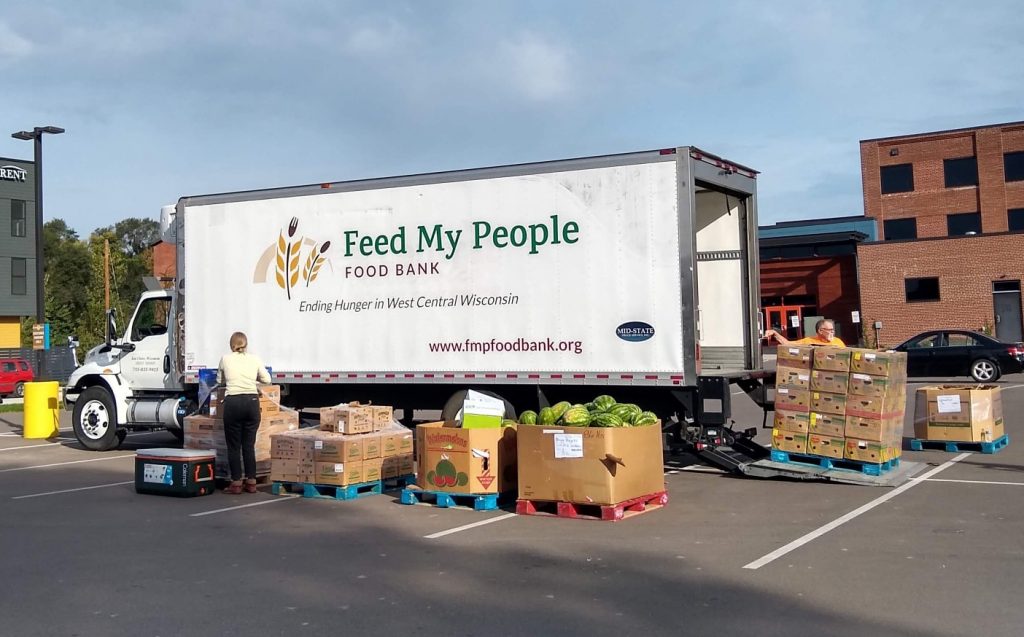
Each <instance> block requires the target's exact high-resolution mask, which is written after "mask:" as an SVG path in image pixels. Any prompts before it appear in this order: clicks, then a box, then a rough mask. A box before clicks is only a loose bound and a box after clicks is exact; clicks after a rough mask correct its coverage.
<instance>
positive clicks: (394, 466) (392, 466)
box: [380, 456, 398, 479]
mask: <svg viewBox="0 0 1024 637" xmlns="http://www.w3.org/2000/svg"><path fill="white" fill-rule="evenodd" d="M381 460H382V461H383V462H382V463H381V466H380V475H381V479H387V478H397V477H398V456H388V457H386V458H381Z"/></svg>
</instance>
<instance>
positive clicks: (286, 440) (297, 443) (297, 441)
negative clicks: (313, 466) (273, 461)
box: [270, 432, 314, 460]
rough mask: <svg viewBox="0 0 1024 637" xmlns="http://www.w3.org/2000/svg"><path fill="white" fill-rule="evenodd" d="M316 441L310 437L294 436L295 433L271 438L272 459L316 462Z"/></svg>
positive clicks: (286, 433)
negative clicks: (314, 449)
mask: <svg viewBox="0 0 1024 637" xmlns="http://www.w3.org/2000/svg"><path fill="white" fill-rule="evenodd" d="M313 445H314V439H313V437H312V436H308V435H300V436H297V435H294V432H284V433H279V434H272V435H271V436H270V457H272V458H281V459H290V460H314V453H313Z"/></svg>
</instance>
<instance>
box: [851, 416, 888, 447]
mask: <svg viewBox="0 0 1024 637" xmlns="http://www.w3.org/2000/svg"><path fill="white" fill-rule="evenodd" d="M890 431H891V428H890V429H889V430H888V431H887V429H886V419H884V418H862V417H860V416H847V418H846V437H847V438H857V439H858V440H875V441H878V442H891V440H892V436H891V435H889V436H888V437H887V436H886V434H887V433H890Z"/></svg>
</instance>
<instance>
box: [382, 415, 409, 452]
mask: <svg viewBox="0 0 1024 637" xmlns="http://www.w3.org/2000/svg"><path fill="white" fill-rule="evenodd" d="M402 453H412V430H411V429H406V428H405V427H403V426H402V425H399V424H398V423H395V422H392V423H391V425H390V426H389V427H387V428H385V429H383V430H382V431H381V432H380V455H381V456H383V457H385V458H390V457H391V456H397V455H399V454H402Z"/></svg>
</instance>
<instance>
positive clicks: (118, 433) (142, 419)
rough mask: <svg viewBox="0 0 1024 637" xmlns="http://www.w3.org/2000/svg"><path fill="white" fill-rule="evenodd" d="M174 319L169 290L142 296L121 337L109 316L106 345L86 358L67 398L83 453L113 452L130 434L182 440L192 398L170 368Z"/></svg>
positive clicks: (75, 376)
mask: <svg viewBox="0 0 1024 637" xmlns="http://www.w3.org/2000/svg"><path fill="white" fill-rule="evenodd" d="M174 316H175V312H174V295H173V293H172V291H170V290H150V291H147V292H144V293H143V294H142V296H141V297H140V298H139V303H138V306H137V307H136V308H135V311H134V313H133V314H132V317H131V320H129V321H128V325H127V326H126V328H125V331H124V333H123V334H121V335H118V334H117V331H116V330H117V328H116V325H115V322H114V317H113V313H110V314H108V321H107V339H106V342H105V343H103V344H101V345H97V346H96V347H94V348H93V349H91V350H89V352H87V353H86V355H85V360H84V361H83V363H82V365H81V366H80V367H79V368H78V369H76V370H75V371H74V373H73V374H72V375H71V377H70V378H69V379H68V388H67V391H66V393H65V401H66V402H67V403H68V405H69V407H70V408H71V409H72V413H73V416H72V424H73V426H74V431H75V436H76V437H77V438H78V441H79V442H80V443H81V444H82V445H83V446H84V447H86V448H88V449H93V450H98V451H102V450H106V449H111V448H114V447H116V446H117V445H118V444H119V443H120V441H121V440H123V439H124V437H125V435H127V432H128V431H129V430H148V429H167V430H169V431H171V432H172V433H174V434H175V435H176V436H178V437H179V438H180V437H181V436H182V429H181V425H182V418H183V417H184V415H185V412H186V411H187V409H186V407H187V403H188V401H189V398H190V396H188V395H187V394H186V392H185V387H184V385H183V383H182V382H181V379H180V376H179V375H178V374H177V373H176V371H175V367H174V364H173V362H174V347H175V338H174V336H175V331H174V330H173V329H171V327H170V326H171V325H172V321H173V317H174ZM179 412H180V413H179Z"/></svg>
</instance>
